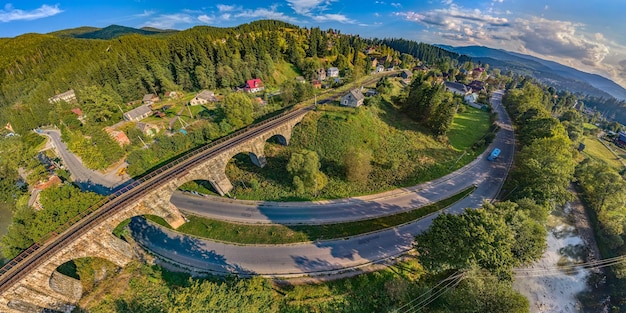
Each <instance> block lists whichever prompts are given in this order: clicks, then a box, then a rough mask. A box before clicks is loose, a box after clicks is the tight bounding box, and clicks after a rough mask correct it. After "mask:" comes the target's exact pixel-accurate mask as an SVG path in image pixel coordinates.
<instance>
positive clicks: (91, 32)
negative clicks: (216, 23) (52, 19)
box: [50, 25, 177, 39]
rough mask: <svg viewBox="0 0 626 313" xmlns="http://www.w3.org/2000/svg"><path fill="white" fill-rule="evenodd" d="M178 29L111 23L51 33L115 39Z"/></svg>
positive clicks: (71, 36) (172, 31)
mask: <svg viewBox="0 0 626 313" xmlns="http://www.w3.org/2000/svg"><path fill="white" fill-rule="evenodd" d="M175 32H177V31H176V30H161V29H156V28H142V29H137V28H132V27H126V26H120V25H111V26H107V27H105V28H94V27H79V28H73V29H66V30H61V31H57V32H53V33H50V35H54V36H58V37H63V38H86V39H113V38H118V37H120V36H124V35H130V34H138V35H164V34H170V33H175Z"/></svg>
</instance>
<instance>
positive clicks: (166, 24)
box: [143, 13, 194, 29]
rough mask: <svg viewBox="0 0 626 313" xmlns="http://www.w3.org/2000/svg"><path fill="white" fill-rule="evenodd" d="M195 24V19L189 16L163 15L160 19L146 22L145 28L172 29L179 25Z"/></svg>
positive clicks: (180, 14)
mask: <svg viewBox="0 0 626 313" xmlns="http://www.w3.org/2000/svg"><path fill="white" fill-rule="evenodd" d="M193 22H194V18H193V17H191V15H189V14H184V13H178V14H161V15H159V16H158V17H156V18H154V19H153V20H150V21H148V22H146V23H145V24H144V25H143V26H148V27H154V28H160V29H171V28H174V27H175V26H176V25H179V24H191V23H193Z"/></svg>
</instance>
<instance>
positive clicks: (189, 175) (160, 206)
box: [0, 108, 310, 313]
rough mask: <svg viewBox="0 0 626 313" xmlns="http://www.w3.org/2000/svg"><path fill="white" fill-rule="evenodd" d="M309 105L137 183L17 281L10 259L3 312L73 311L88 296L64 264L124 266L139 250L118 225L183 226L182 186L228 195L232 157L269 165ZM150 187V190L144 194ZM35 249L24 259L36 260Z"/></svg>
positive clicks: (2, 282) (1, 286)
mask: <svg viewBox="0 0 626 313" xmlns="http://www.w3.org/2000/svg"><path fill="white" fill-rule="evenodd" d="M309 109H310V108H307V109H300V110H297V111H294V112H291V113H289V114H286V115H283V116H280V117H278V118H275V119H272V120H271V121H269V122H265V123H262V124H261V125H260V126H255V127H253V128H251V129H250V130H248V131H245V132H244V133H242V134H239V135H237V136H236V137H234V138H231V139H229V140H226V141H223V142H220V143H219V144H217V145H214V146H213V147H211V148H210V149H206V150H203V151H202V152H201V153H199V154H198V155H197V156H193V157H188V158H186V159H185V160H183V161H180V162H179V163H177V164H176V165H174V166H171V167H169V168H168V169H166V170H164V171H163V172H162V173H159V174H158V175H155V176H154V177H152V178H150V180H148V181H145V182H143V183H142V184H140V185H137V186H135V187H134V188H133V189H131V190H130V191H127V192H126V193H131V192H136V193H137V195H135V196H133V198H131V200H132V201H131V202H129V203H127V204H125V205H123V206H121V207H120V208H119V209H117V210H116V211H115V212H112V213H111V214H107V213H110V212H107V213H104V214H102V216H103V218H99V219H97V221H94V222H92V223H91V224H87V223H86V222H85V225H82V223H81V222H79V223H77V224H74V225H72V226H71V227H70V228H69V229H68V230H66V231H65V232H64V233H68V232H70V231H74V232H76V231H77V229H79V228H80V227H84V228H85V229H81V232H80V235H77V236H75V237H72V236H70V237H68V238H67V239H66V240H64V241H63V242H62V243H61V244H62V246H61V248H59V249H56V251H55V252H51V253H48V254H46V255H45V258H44V257H41V258H40V260H38V264H37V266H36V267H34V268H32V269H29V270H28V272H27V273H20V274H21V275H22V276H21V278H20V279H18V280H16V281H9V280H8V279H4V278H7V277H8V276H10V275H13V276H16V275H17V273H18V272H19V269H18V268H19V267H18V265H20V262H19V261H15V259H14V260H12V261H10V262H9V264H8V265H10V268H9V269H8V270H7V271H6V272H2V271H0V273H3V274H0V313H18V312H36V311H37V310H40V309H42V308H47V309H53V310H57V311H62V312H69V311H71V310H72V309H73V307H74V305H75V304H76V303H77V302H78V301H79V300H80V298H81V296H82V293H83V291H82V285H81V283H80V281H79V280H77V279H74V278H72V277H69V276H66V275H64V274H61V273H59V272H58V271H56V269H57V268H58V267H59V266H60V265H62V264H64V263H66V262H68V261H71V260H74V259H78V258H86V257H99V258H102V259H105V260H109V261H111V262H112V263H113V264H115V265H117V266H119V267H123V266H125V265H126V264H128V263H129V262H130V261H131V260H132V259H133V258H135V257H136V253H135V251H134V250H133V247H132V246H131V245H130V244H128V243H127V242H125V241H123V240H121V239H119V238H117V237H115V236H114V235H113V230H114V229H115V227H117V225H119V224H120V223H121V222H123V221H124V220H126V219H129V218H131V217H134V216H138V215H146V214H151V215H156V216H159V217H161V218H163V219H164V220H165V221H167V222H168V223H169V224H170V225H171V226H172V227H173V228H178V227H179V226H180V225H182V224H184V223H185V218H184V216H183V215H182V214H181V213H180V211H179V210H178V209H177V208H176V207H175V206H174V205H172V204H171V203H170V198H171V195H172V193H173V192H174V191H175V190H177V189H178V187H180V186H181V185H182V184H184V183H186V182H188V181H192V180H208V181H209V182H210V183H211V184H212V185H213V187H214V188H215V190H216V191H218V192H219V193H220V194H221V195H224V194H227V193H228V192H229V191H231V190H232V188H233V186H232V184H231V182H230V180H229V179H228V177H226V173H225V171H226V165H227V163H228V161H229V160H230V159H231V158H232V157H233V156H235V155H236V154H238V153H248V154H249V155H250V156H251V158H252V162H253V163H254V164H256V165H257V166H261V167H263V166H265V164H266V161H265V155H264V148H265V144H266V141H267V140H268V139H270V138H272V137H274V136H277V137H278V141H279V142H280V143H282V144H285V145H286V144H288V143H289V141H290V140H291V135H292V130H293V127H294V126H295V125H296V124H298V123H299V122H300V121H302V119H303V118H304V115H305V114H306V113H307V112H308V110H309ZM204 156H206V157H204ZM194 160H200V161H197V162H194ZM172 173H173V174H172ZM166 175H167V176H166ZM148 182H151V186H152V187H150V188H147V187H145V186H147V185H146V184H147V183H148ZM144 188H147V191H145V192H144V191H143V189H144ZM112 201H115V199H114V200H112ZM129 201H130V200H129ZM84 220H85V219H83V220H81V221H84ZM51 241H52V240H51ZM50 244H52V243H46V244H43V245H42V246H41V247H39V248H38V249H41V250H43V248H44V247H46V245H50ZM61 244H59V245H61ZM36 251H37V250H35V252H36ZM35 252H33V253H32V254H31V255H28V256H26V257H25V258H24V259H25V260H26V258H29V257H33V258H34V257H35V254H36V253H35ZM42 253H43V252H42ZM22 262H23V261H22ZM5 267H6V266H5ZM3 269H4V268H3Z"/></svg>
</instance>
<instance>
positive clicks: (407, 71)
mask: <svg viewBox="0 0 626 313" xmlns="http://www.w3.org/2000/svg"><path fill="white" fill-rule="evenodd" d="M402 72H403V73H404V74H406V76H407V77H411V76H413V72H411V71H409V70H407V69H404V70H402Z"/></svg>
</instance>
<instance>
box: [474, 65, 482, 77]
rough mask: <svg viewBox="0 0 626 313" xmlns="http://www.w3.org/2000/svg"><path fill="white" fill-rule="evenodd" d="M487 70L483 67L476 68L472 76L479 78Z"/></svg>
mask: <svg viewBox="0 0 626 313" xmlns="http://www.w3.org/2000/svg"><path fill="white" fill-rule="evenodd" d="M484 72H485V69H484V68H482V67H477V68H475V69H473V70H472V76H473V77H474V78H479V77H480V75H482V74H483V73H484Z"/></svg>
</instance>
